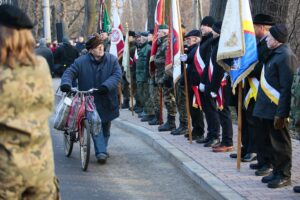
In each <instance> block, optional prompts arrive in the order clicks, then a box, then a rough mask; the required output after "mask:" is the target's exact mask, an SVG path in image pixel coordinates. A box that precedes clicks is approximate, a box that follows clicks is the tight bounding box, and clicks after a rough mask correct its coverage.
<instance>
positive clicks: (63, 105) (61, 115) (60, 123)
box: [54, 96, 73, 131]
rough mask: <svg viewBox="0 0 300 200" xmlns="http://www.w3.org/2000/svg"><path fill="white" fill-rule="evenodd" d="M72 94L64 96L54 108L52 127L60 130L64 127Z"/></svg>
mask: <svg viewBox="0 0 300 200" xmlns="http://www.w3.org/2000/svg"><path fill="white" fill-rule="evenodd" d="M72 98H73V97H72V96H70V97H69V96H64V97H62V99H61V100H60V102H59V104H58V105H57V107H56V110H55V118H54V128H55V129H57V130H60V131H63V130H65V129H66V126H67V120H68V116H69V113H70V109H71V104H72Z"/></svg>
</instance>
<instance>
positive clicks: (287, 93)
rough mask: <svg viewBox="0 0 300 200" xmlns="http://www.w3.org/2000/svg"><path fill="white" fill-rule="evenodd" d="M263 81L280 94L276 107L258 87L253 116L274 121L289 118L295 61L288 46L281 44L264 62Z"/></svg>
mask: <svg viewBox="0 0 300 200" xmlns="http://www.w3.org/2000/svg"><path fill="white" fill-rule="evenodd" d="M264 64H265V79H266V81H267V82H268V83H269V84H270V85H271V86H272V87H273V88H275V89H276V90H277V91H278V92H279V93H280V98H279V102H278V106H277V105H276V104H275V103H274V102H272V101H271V100H270V99H269V98H268V97H267V95H266V94H265V93H264V91H263V90H262V89H261V87H260V86H259V89H258V94H257V99H256V103H255V107H254V110H253V115H254V116H256V117H259V118H263V119H271V120H272V119H274V117H275V116H278V117H282V118H286V117H288V116H289V112H290V103H291V87H292V83H293V70H294V69H295V68H296V67H297V59H296V57H295V55H294V54H293V52H292V50H291V49H290V47H289V45H287V44H283V45H281V46H279V47H278V48H276V49H274V50H273V51H272V53H271V55H270V56H269V59H267V60H266V61H265V63H264Z"/></svg>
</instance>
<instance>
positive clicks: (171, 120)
mask: <svg viewBox="0 0 300 200" xmlns="http://www.w3.org/2000/svg"><path fill="white" fill-rule="evenodd" d="M175 128H176V124H175V116H171V115H168V120H167V122H166V123H164V124H163V125H160V126H159V127H158V131H159V132H161V131H172V130H174V129H175Z"/></svg>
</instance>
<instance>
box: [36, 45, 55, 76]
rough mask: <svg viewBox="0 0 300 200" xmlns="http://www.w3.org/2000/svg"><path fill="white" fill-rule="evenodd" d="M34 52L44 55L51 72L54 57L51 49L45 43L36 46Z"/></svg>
mask: <svg viewBox="0 0 300 200" xmlns="http://www.w3.org/2000/svg"><path fill="white" fill-rule="evenodd" d="M35 53H36V54H37V55H40V56H42V57H44V58H45V59H46V60H47V63H48V65H49V68H50V71H51V73H52V70H53V66H54V58H53V54H52V51H51V50H50V49H49V48H48V47H47V46H46V45H40V46H39V47H38V48H36V49H35Z"/></svg>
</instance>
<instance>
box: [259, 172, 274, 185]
mask: <svg viewBox="0 0 300 200" xmlns="http://www.w3.org/2000/svg"><path fill="white" fill-rule="evenodd" d="M275 178H276V176H275V175H274V173H271V174H269V175H268V176H264V177H262V179H261V182H263V183H269V182H270V181H272V180H274V179H275Z"/></svg>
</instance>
